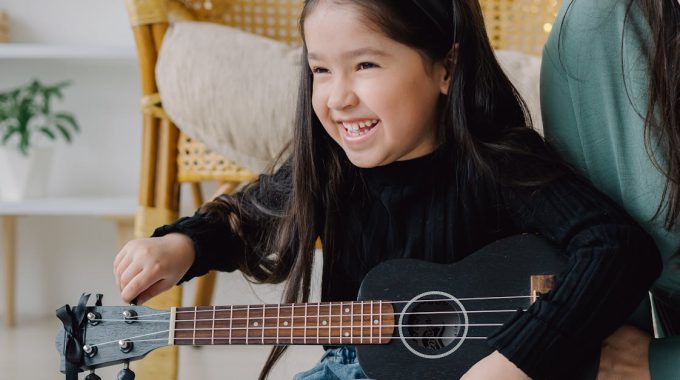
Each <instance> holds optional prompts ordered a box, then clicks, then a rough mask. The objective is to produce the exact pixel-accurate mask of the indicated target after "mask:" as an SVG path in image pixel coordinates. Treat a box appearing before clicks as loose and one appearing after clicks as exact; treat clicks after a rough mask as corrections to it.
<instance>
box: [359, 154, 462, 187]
mask: <svg viewBox="0 0 680 380" xmlns="http://www.w3.org/2000/svg"><path fill="white" fill-rule="evenodd" d="M446 156H447V154H446V149H442V148H439V149H437V150H435V151H434V152H432V153H430V154H427V155H425V156H421V157H418V158H414V159H411V160H405V161H395V162H392V163H389V164H387V165H383V166H376V167H373V168H365V169H360V173H361V175H362V177H363V178H364V179H365V180H366V182H367V183H368V184H379V185H402V184H403V185H408V184H418V183H423V182H425V181H427V182H429V180H430V179H431V178H433V177H435V176H437V175H438V174H441V171H442V170H446V166H447V165H446V162H447V161H448V162H451V160H447V159H446ZM448 170H452V168H448Z"/></svg>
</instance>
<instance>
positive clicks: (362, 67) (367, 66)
mask: <svg viewBox="0 0 680 380" xmlns="http://www.w3.org/2000/svg"><path fill="white" fill-rule="evenodd" d="M374 67H378V65H376V64H374V63H371V62H361V63H360V64H358V65H357V69H359V70H366V69H371V68H374Z"/></svg>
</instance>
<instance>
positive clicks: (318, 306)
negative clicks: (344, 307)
mask: <svg viewBox="0 0 680 380" xmlns="http://www.w3.org/2000/svg"><path fill="white" fill-rule="evenodd" d="M320 319H321V302H317V303H316V344H319V339H320V337H321V321H320Z"/></svg>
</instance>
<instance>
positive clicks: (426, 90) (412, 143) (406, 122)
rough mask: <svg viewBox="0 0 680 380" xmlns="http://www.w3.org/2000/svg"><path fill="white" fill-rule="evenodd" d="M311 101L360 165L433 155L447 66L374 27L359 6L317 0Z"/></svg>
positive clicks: (311, 33) (310, 19) (310, 27)
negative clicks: (438, 109)
mask: <svg viewBox="0 0 680 380" xmlns="http://www.w3.org/2000/svg"><path fill="white" fill-rule="evenodd" d="M304 30H305V42H306V45H307V50H308V52H309V55H308V57H309V66H310V68H311V70H312V72H313V76H314V80H313V87H312V105H313V107H314V112H315V113H316V115H317V117H318V118H319V120H320V121H321V123H322V124H323V127H324V129H325V130H326V132H328V134H329V135H330V136H331V137H332V138H333V139H334V140H335V141H336V142H337V143H338V144H340V146H341V147H342V149H343V150H344V151H345V153H346V154H347V157H348V158H349V160H350V161H351V162H352V163H353V164H354V165H356V166H358V167H362V168H369V167H375V166H381V165H386V164H389V163H391V162H394V161H399V160H408V159H412V158H417V157H420V156H423V155H426V154H428V153H431V152H432V151H433V150H434V149H435V147H436V142H435V134H436V128H435V125H436V123H437V119H438V115H437V103H438V100H439V98H440V96H441V94H446V92H447V91H448V76H447V70H446V68H445V66H444V64H443V63H441V62H435V63H432V62H427V60H425V59H423V57H422V56H421V55H420V53H419V52H418V51H417V50H414V49H413V48H411V47H408V46H406V45H404V44H401V43H399V42H396V41H394V40H392V39H390V38H388V37H386V36H385V35H384V34H383V33H381V32H377V31H375V30H373V29H371V27H370V25H367V23H366V20H365V18H363V17H362V16H361V14H360V13H359V11H358V9H356V8H355V7H354V6H347V5H344V6H343V5H338V4H335V3H333V2H331V1H325V0H322V1H320V2H319V3H318V4H317V5H316V7H315V9H313V10H312V12H311V14H309V15H308V16H307V18H306V20H305V22H304Z"/></svg>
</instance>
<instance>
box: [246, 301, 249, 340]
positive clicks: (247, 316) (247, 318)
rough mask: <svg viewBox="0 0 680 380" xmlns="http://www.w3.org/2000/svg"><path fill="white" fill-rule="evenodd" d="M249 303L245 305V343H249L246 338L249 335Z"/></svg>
mask: <svg viewBox="0 0 680 380" xmlns="http://www.w3.org/2000/svg"><path fill="white" fill-rule="evenodd" d="M249 325H250V305H246V344H249V343H250V342H249V341H248V338H249V336H250V329H249V327H250V326H249Z"/></svg>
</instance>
